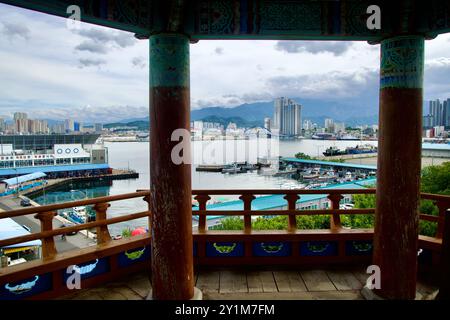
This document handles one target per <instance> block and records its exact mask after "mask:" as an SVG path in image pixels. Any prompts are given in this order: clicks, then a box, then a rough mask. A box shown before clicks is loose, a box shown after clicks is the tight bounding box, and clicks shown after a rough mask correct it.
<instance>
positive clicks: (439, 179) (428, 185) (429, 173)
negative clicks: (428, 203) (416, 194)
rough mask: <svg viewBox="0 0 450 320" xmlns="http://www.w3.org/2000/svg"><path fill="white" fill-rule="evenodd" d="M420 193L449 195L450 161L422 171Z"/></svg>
mask: <svg viewBox="0 0 450 320" xmlns="http://www.w3.org/2000/svg"><path fill="white" fill-rule="evenodd" d="M421 191H422V192H428V193H436V194H446V195H450V161H448V162H444V163H443V164H441V165H439V166H431V167H426V168H425V169H423V171H422V180H421Z"/></svg>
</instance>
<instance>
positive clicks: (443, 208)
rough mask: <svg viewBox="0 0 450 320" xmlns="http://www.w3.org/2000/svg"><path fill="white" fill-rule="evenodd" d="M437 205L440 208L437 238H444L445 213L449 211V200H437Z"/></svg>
mask: <svg viewBox="0 0 450 320" xmlns="http://www.w3.org/2000/svg"><path fill="white" fill-rule="evenodd" d="M436 206H437V207H438V209H439V220H438V223H437V231H436V238H439V239H442V235H443V233H444V225H445V214H446V212H447V209H448V208H449V207H450V205H449V203H448V202H447V201H441V200H438V201H436Z"/></svg>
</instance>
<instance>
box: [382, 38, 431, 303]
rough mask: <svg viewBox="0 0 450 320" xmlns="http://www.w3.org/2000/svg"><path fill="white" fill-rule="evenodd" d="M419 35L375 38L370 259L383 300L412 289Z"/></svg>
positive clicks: (417, 171) (410, 293)
mask: <svg viewBox="0 0 450 320" xmlns="http://www.w3.org/2000/svg"><path fill="white" fill-rule="evenodd" d="M423 56H424V38H423V37H421V36H401V37H394V38H389V39H385V40H383V41H382V42H381V67H380V77H381V78H380V79H381V81H380V111H379V112H380V113H379V140H378V169H377V193H376V198H377V199H376V200H377V201H376V202H377V205H376V218H375V236H374V264H375V265H378V266H379V267H380V272H381V288H380V289H376V290H375V293H376V294H378V295H379V296H381V297H383V298H387V299H414V298H415V294H416V274H417V249H418V248H417V245H418V221H419V212H418V205H419V196H420V193H419V187H420V169H421V144H422V139H421V136H422V86H423V64H424V60H423V59H424V58H423Z"/></svg>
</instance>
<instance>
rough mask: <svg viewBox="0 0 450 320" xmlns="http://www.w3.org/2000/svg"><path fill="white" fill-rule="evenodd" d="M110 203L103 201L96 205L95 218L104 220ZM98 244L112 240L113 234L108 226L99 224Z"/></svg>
mask: <svg viewBox="0 0 450 320" xmlns="http://www.w3.org/2000/svg"><path fill="white" fill-rule="evenodd" d="M109 206H110V204H109V203H107V202H101V203H97V204H95V205H94V210H95V212H96V215H95V220H96V221H102V220H106V210H108V208H109ZM96 229H97V244H104V243H108V242H110V241H111V235H110V234H109V231H108V226H107V225H103V226H98V227H97V228H96Z"/></svg>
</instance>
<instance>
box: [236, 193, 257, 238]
mask: <svg viewBox="0 0 450 320" xmlns="http://www.w3.org/2000/svg"><path fill="white" fill-rule="evenodd" d="M239 199H240V200H242V201H244V210H252V201H253V200H254V199H255V196H254V195H252V194H243V195H242V196H240V197H239ZM251 230H252V216H251V215H247V214H246V215H244V231H245V233H250V232H251Z"/></svg>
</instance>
